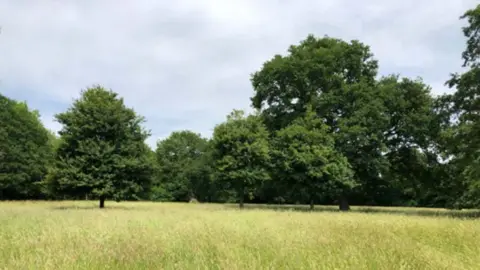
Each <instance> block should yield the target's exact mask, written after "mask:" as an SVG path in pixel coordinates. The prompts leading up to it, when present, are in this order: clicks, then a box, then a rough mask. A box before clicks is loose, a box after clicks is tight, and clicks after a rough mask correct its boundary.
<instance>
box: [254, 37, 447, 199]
mask: <svg viewBox="0 0 480 270" xmlns="http://www.w3.org/2000/svg"><path fill="white" fill-rule="evenodd" d="M377 69H378V64H377V61H376V60H375V59H374V58H373V54H372V53H371V52H370V49H369V47H368V46H367V45H365V44H363V43H361V42H359V41H355V40H354V41H351V42H346V41H343V40H340V39H335V38H330V37H323V38H316V37H314V36H312V35H309V36H308V37H307V38H306V39H305V40H302V41H301V42H300V44H298V45H292V46H291V47H290V48H289V50H288V54H287V55H284V56H281V55H276V56H274V57H273V58H272V59H270V60H269V61H267V62H265V63H264V65H263V67H262V69H261V70H260V71H258V72H255V73H254V74H253V76H252V84H253V87H254V90H255V94H254V96H253V97H252V103H253V106H254V107H255V108H257V109H259V110H260V111H261V115H262V117H263V119H264V121H265V123H266V124H267V126H268V127H269V129H270V130H271V131H275V130H279V129H281V128H284V127H285V126H288V125H289V124H290V123H292V121H294V120H295V119H297V118H299V117H302V116H303V115H304V113H305V108H306V107H307V105H311V106H312V107H313V109H314V111H315V112H316V114H317V115H318V116H319V117H320V118H321V119H323V120H324V122H325V123H326V124H327V125H328V127H329V133H330V134H331V135H332V136H333V138H334V141H335V149H336V150H337V151H338V152H340V153H341V154H342V155H344V156H345V157H346V158H347V159H348V162H349V163H350V164H351V166H352V169H353V171H354V178H355V179H356V181H357V182H358V183H360V184H361V185H359V187H358V188H357V189H356V190H355V192H354V194H352V195H353V197H355V199H356V202H357V203H362V204H376V203H382V204H392V203H393V200H392V192H393V190H394V189H398V188H401V187H399V185H400V183H401V184H404V183H408V181H406V180H405V179H406V178H407V177H408V175H406V174H405V175H401V172H400V171H398V170H391V169H392V167H391V162H398V161H399V160H402V161H406V159H408V158H409V155H410V154H408V153H413V152H415V151H424V150H425V149H429V148H431V141H432V138H433V137H434V136H435V132H437V133H438V124H437V123H436V122H435V121H434V120H435V119H436V116H435V113H434V109H433V103H434V102H433V99H432V97H431V96H430V92H429V91H430V89H429V87H427V86H426V85H424V84H423V83H422V82H421V81H420V80H410V79H405V78H404V79H401V80H399V78H398V76H387V77H384V78H381V79H380V80H378V79H377ZM404 165H405V166H411V165H412V164H408V162H405V164H404ZM405 166H404V167H405ZM404 167H403V168H404ZM403 168H402V170H403ZM425 168H426V170H427V169H428V168H427V167H425ZM418 180H419V181H420V179H418ZM408 184H410V183H408ZM400 193H401V192H400Z"/></svg>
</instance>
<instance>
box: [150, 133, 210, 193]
mask: <svg viewBox="0 0 480 270" xmlns="http://www.w3.org/2000/svg"><path fill="white" fill-rule="evenodd" d="M208 155H209V145H208V141H207V140H206V139H204V138H202V137H200V135H199V134H196V133H193V132H191V131H179V132H173V133H172V134H171V135H170V136H169V137H168V138H166V139H165V140H162V141H159V142H158V143H157V150H156V158H157V162H158V167H159V176H158V179H157V181H158V183H156V186H157V187H156V189H155V190H156V191H157V192H160V193H158V194H157V195H155V196H159V195H160V194H161V193H165V194H164V195H162V196H163V197H165V196H167V195H166V194H168V197H170V200H174V201H184V202H188V201H190V200H191V199H192V198H196V199H199V200H200V201H207V200H209V195H210V194H209V193H210V192H211V177H210V176H211V165H210V162H209V161H210V160H208V158H209V157H208ZM157 192H155V193H157Z"/></svg>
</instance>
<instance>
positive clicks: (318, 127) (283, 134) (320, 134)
mask: <svg viewBox="0 0 480 270" xmlns="http://www.w3.org/2000/svg"><path fill="white" fill-rule="evenodd" d="M274 141H275V143H274V150H273V151H272V152H273V153H274V156H275V161H276V162H277V164H275V165H276V166H275V167H277V168H278V169H279V170H280V171H282V174H281V175H278V177H279V178H281V179H282V180H284V181H288V182H289V183H287V186H288V187H289V188H291V189H292V190H295V191H297V192H301V193H304V194H308V195H307V196H308V197H309V200H310V209H312V210H313V208H314V204H315V200H317V199H318V198H319V197H322V196H330V197H334V198H338V201H339V208H340V210H349V205H348V202H347V201H346V200H345V196H344V194H346V191H349V190H350V189H351V188H353V187H354V186H355V185H356V183H355V180H354V179H353V178H352V177H353V173H352V171H351V169H350V165H349V164H348V161H347V159H346V158H345V157H344V156H342V155H341V154H340V153H338V152H337V151H336V150H335V142H334V140H333V136H332V134H331V133H329V130H328V126H327V125H326V124H325V123H323V121H322V119H320V118H318V117H317V115H316V114H315V113H314V112H312V111H310V110H309V111H307V113H306V115H305V116H304V117H301V118H297V119H295V120H294V121H293V123H292V124H290V125H289V126H287V127H285V128H283V129H281V130H280V131H278V132H277V133H276V137H275V140H274ZM282 175H284V176H286V177H282Z"/></svg>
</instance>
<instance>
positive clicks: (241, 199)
mask: <svg viewBox="0 0 480 270" xmlns="http://www.w3.org/2000/svg"><path fill="white" fill-rule="evenodd" d="M239 193H240V194H239V201H240V209H243V203H244V201H245V188H244V187H243V186H242V187H241V188H240V192H239Z"/></svg>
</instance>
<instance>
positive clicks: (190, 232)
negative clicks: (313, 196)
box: [0, 202, 480, 270]
mask: <svg viewBox="0 0 480 270" xmlns="http://www.w3.org/2000/svg"><path fill="white" fill-rule="evenodd" d="M96 206H97V202H48V203H47V202H3V203H0V269H49V270H51V269H62V270H63V269H232V270H233V269H436V270H437V269H480V219H472V218H471V219H460V218H452V217H448V215H447V213H451V212H448V211H446V210H430V209H406V208H403V209H401V208H354V209H353V210H354V211H352V212H350V213H339V212H335V211H330V210H331V208H330V207H321V208H319V210H324V211H319V212H302V211H274V210H271V209H268V207H266V206H264V207H263V209H257V207H253V206H250V207H249V208H250V209H249V208H247V209H245V210H244V211H239V210H237V209H236V208H233V207H232V206H229V205H206V204H174V203H143V202H142V203H128V202H125V203H114V202H107V203H106V207H107V208H105V209H103V210H100V209H96ZM283 210H286V209H285V207H284V208H283ZM325 210H327V211H325ZM365 210H368V211H375V212H376V213H363V212H362V211H365ZM425 213H430V214H425ZM442 213H445V214H442ZM453 213H456V216H457V217H459V216H462V215H463V212H453ZM466 213H467V212H466ZM442 215H443V216H442ZM467 216H468V215H467Z"/></svg>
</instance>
